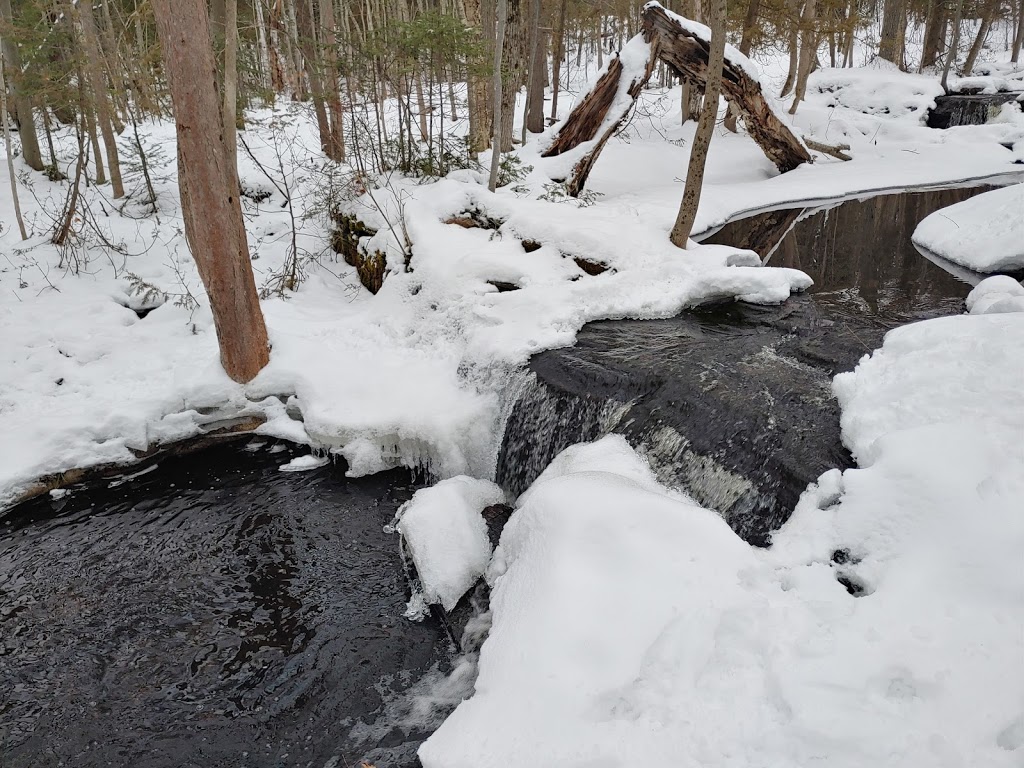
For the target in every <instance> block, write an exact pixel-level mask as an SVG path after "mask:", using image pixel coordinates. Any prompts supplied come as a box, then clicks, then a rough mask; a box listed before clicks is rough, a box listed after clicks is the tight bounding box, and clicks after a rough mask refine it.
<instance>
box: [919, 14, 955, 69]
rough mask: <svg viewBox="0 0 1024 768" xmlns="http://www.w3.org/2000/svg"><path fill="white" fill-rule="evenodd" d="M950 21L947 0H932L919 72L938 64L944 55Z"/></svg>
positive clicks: (925, 24)
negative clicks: (943, 49)
mask: <svg viewBox="0 0 1024 768" xmlns="http://www.w3.org/2000/svg"><path fill="white" fill-rule="evenodd" d="M948 23H949V19H948V18H947V16H946V2H945V0H930V2H929V4H928V15H927V16H926V17H925V23H924V45H923V46H922V49H921V66H920V67H919V68H918V71H919V72H924V71H925V70H926V69H930V68H931V67H935V66H938V64H939V61H940V58H941V56H942V44H943V43H944V42H945V41H946V27H947V25H948Z"/></svg>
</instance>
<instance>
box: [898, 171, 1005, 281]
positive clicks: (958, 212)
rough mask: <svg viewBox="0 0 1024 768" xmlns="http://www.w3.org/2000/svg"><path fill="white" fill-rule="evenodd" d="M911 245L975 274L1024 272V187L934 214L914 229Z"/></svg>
mask: <svg viewBox="0 0 1024 768" xmlns="http://www.w3.org/2000/svg"><path fill="white" fill-rule="evenodd" d="M914 243H915V244H917V245H919V246H921V247H922V248H925V249H927V250H929V251H931V252H932V253H935V254H937V255H939V256H942V257H943V258H945V259H949V260H950V261H952V262H954V263H956V264H960V265H961V266H964V267H969V268H970V269H973V270H974V271H975V272H998V271H1000V270H1013V269H1021V268H1024V184H1012V185H1010V186H1008V187H1002V188H1000V189H993V190H992V191H990V192H984V193H982V194H980V195H977V196H976V197H972V198H970V199H968V200H964V201H963V202H961V203H957V204H956V205H951V206H949V207H947V208H943V209H942V210H940V211H936V212H935V213H933V214H931V215H930V216H927V217H926V218H925V219H924V220H923V221H922V222H921V223H920V224H918V225H917V229H915V230H914Z"/></svg>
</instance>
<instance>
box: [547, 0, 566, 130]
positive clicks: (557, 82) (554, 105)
mask: <svg viewBox="0 0 1024 768" xmlns="http://www.w3.org/2000/svg"><path fill="white" fill-rule="evenodd" d="M568 5H569V2H568V0H561V2H560V3H559V4H558V26H557V27H556V28H555V49H554V55H553V56H552V57H551V119H552V120H557V119H558V91H559V88H560V87H561V78H562V59H564V58H565V15H566V11H567V8H568Z"/></svg>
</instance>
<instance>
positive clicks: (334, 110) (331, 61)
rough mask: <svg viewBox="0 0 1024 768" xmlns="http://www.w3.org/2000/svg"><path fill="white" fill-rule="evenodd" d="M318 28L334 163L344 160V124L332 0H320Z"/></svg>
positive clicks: (330, 153) (330, 155) (331, 154)
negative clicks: (321, 40)
mask: <svg viewBox="0 0 1024 768" xmlns="http://www.w3.org/2000/svg"><path fill="white" fill-rule="evenodd" d="M320 27H321V29H322V30H323V35H324V43H323V48H324V70H325V73H324V74H325V77H324V81H325V83H326V89H327V94H326V98H327V111H328V113H329V116H330V119H331V151H330V152H329V153H328V154H327V156H328V157H330V158H331V159H332V160H334V161H335V162H339V163H341V162H344V160H345V136H344V131H343V130H342V129H343V127H344V123H343V122H342V119H343V118H342V110H341V87H340V85H339V82H338V49H337V46H338V37H337V29H336V25H335V21H334V0H320Z"/></svg>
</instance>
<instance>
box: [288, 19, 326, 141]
mask: <svg viewBox="0 0 1024 768" xmlns="http://www.w3.org/2000/svg"><path fill="white" fill-rule="evenodd" d="M295 23H296V31H297V33H298V40H297V41H296V42H297V44H298V48H299V49H300V50H301V51H302V61H303V64H304V66H305V69H306V76H307V78H309V95H310V98H311V99H312V101H313V112H314V114H315V115H316V125H317V129H318V130H319V133H320V149H321V150H323V152H324V154H326V155H327V156H328V157H330V152H331V143H332V140H331V124H330V120H328V118H327V109H326V108H325V106H324V88H323V81H322V80H321V79H320V59H319V57H318V56H317V55H316V32H315V29H314V27H313V8H312V2H311V0H296V3H295Z"/></svg>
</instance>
